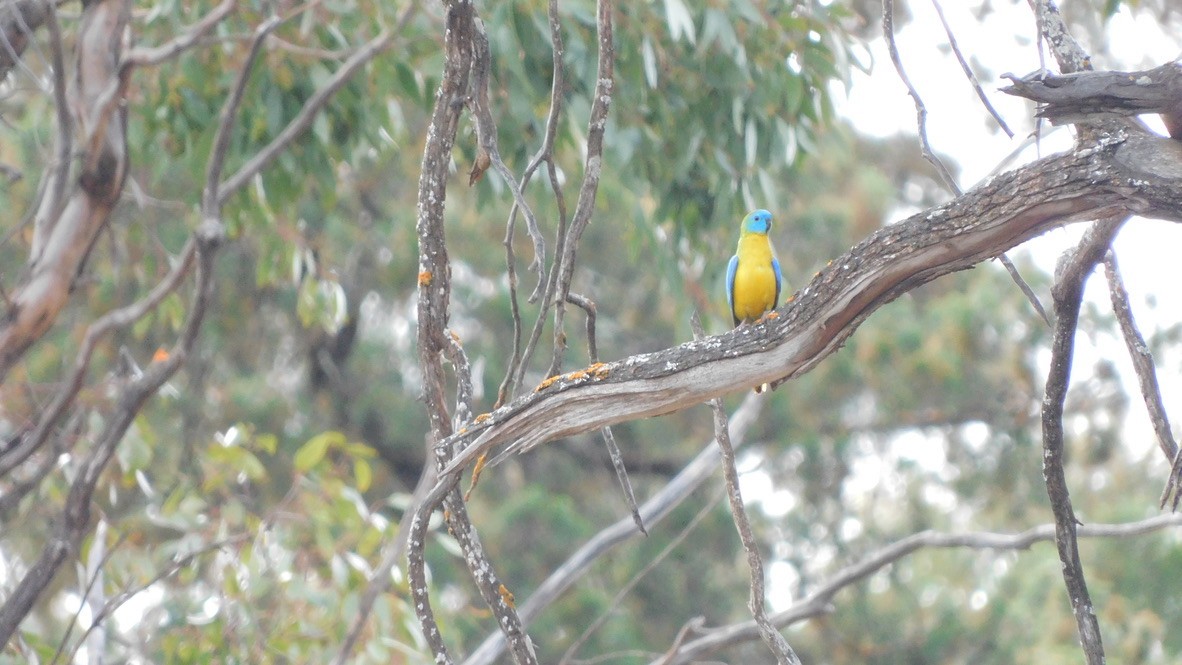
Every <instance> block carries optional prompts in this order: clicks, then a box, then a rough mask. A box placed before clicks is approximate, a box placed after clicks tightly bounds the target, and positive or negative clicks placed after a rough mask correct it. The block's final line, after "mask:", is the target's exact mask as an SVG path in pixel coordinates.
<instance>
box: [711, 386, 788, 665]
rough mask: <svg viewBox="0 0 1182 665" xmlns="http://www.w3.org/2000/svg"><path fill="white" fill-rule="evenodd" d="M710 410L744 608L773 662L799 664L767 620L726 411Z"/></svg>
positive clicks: (759, 562)
mask: <svg viewBox="0 0 1182 665" xmlns="http://www.w3.org/2000/svg"><path fill="white" fill-rule="evenodd" d="M710 409H711V410H712V411H713V412H714V440H715V441H717V442H718V448H719V450H721V451H722V472H723V475H724V477H725V478H726V496H727V500H728V501H729V502H730V505H731V517H732V518H733V519H734V522H735V528H736V529H737V530H738V532H739V540H740V541H742V543H743V551H744V552H745V553H746V554H747V567H748V568H749V569H750V574H751V591H750V596H749V598H748V599H747V607H748V608H749V609H750V610H751V614H752V615H753V616H754V617H755V625H756V626H757V627H758V628H759V636H760V637H761V638H763V643H764V644H766V645H767V647H768V648H769V649H771V651H772V654H774V655H775V657H776V662H777V663H779V664H780V665H786V664H791V665H799V664H800V659H799V658H798V657H797V656H796V652H795V651H793V650H792V647H791V646H789V644H788V641H787V640H785V639H784V636H783V635H781V634H780V631H778V630H776V627H775V626H774V625H772V622H771V621H770V620H769V619H768V615H767V607H766V603H767V599H766V598H765V597H764V582H763V579H764V577H763V557H762V556H761V555H760V553H759V543H757V542H755V533H754V532H753V531H752V530H751V521H750V520H749V519H748V518H747V508H746V507H745V506H744V505H743V495H742V494H741V493H740V492H739V470H738V468H737V467H736V466H735V450H734V448H732V447H731V440H730V434H728V433H727V420H726V412H725V411H723V409H722V400H721V399H720V398H717V397H716V398H714V399H712V400H710Z"/></svg>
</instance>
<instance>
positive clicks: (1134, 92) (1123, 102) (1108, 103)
mask: <svg viewBox="0 0 1182 665" xmlns="http://www.w3.org/2000/svg"><path fill="white" fill-rule="evenodd" d="M1004 76H1005V78H1007V79H1009V80H1010V82H1011V84H1010V85H1008V86H1006V87H1004V88H1002V89H1001V90H1002V92H1005V93H1007V94H1010V95H1014V96H1017V97H1022V98H1025V99H1029V100H1031V101H1035V102H1038V104H1039V106H1038V110H1037V113H1036V114H1037V116H1038V117H1040V118H1046V119H1048V120H1050V121H1051V123H1052V124H1056V125H1063V124H1074V123H1080V122H1089V121H1093V122H1094V121H1096V120H1102V119H1110V118H1123V117H1129V116H1135V115H1141V114H1144V113H1159V114H1163V115H1167V116H1168V115H1171V114H1172V113H1174V112H1175V111H1176V109H1177V108H1178V106H1179V104H1182V64H1180V63H1177V62H1168V63H1166V64H1164V65H1161V66H1160V67H1156V68H1154V69H1147V70H1141V71H1135V72H1120V71H1100V72H1097V71H1078V72H1073V73H1070V74H1063V75H1055V74H1047V73H1040V72H1036V73H1035V74H1031V75H1029V76H1025V77H1022V78H1018V77H1016V76H1014V75H1012V74H1005V75H1004ZM1175 129H1176V128H1175ZM1175 129H1171V130H1170V136H1171V137H1173V138H1179V136H1180V135H1179V134H1178V132H1177V131H1175Z"/></svg>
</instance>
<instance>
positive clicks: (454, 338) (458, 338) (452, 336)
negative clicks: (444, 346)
mask: <svg viewBox="0 0 1182 665" xmlns="http://www.w3.org/2000/svg"><path fill="white" fill-rule="evenodd" d="M447 334H449V335H451V338H452V339H453V340H455V342H456V344H462V343H463V342H461V341H460V336H459V335H457V334H456V331H454V330H449V331H447Z"/></svg>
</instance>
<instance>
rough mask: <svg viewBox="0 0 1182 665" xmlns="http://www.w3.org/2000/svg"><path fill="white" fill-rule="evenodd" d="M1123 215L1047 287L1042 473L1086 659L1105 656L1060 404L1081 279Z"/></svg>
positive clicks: (1094, 661) (1090, 238) (1091, 234)
mask: <svg viewBox="0 0 1182 665" xmlns="http://www.w3.org/2000/svg"><path fill="white" fill-rule="evenodd" d="M1124 221H1125V218H1124V217H1112V218H1109V219H1104V220H1101V221H1099V222H1096V224H1094V225H1093V226H1092V227H1091V228H1089V229H1088V231H1087V233H1085V234H1084V237H1083V240H1081V241H1080V243H1079V246H1078V248H1077V249H1076V250H1074V252H1072V253H1071V254H1070V255H1068V256H1066V257H1065V258H1064V260H1063V261H1062V262H1061V264H1060V266H1059V268H1058V269H1056V271H1055V272H1056V275H1055V286H1054V288H1053V289H1052V290H1051V295H1052V297H1053V298H1054V305H1055V330H1054V338H1053V340H1052V342H1051V369H1050V372H1049V373H1048V375H1047V385H1046V396H1045V397H1043V402H1042V438H1043V467H1042V474H1043V479H1044V480H1045V481H1046V485H1047V494H1048V495H1049V496H1050V499H1051V510H1052V512H1054V514H1055V543H1056V545H1057V547H1058V550H1059V559H1060V561H1062V563H1063V581H1064V582H1065V583H1066V585H1067V595H1068V597H1069V598H1070V599H1071V609H1072V611H1073V613H1074V614H1075V621H1076V624H1077V626H1078V628H1079V637H1080V642H1081V643H1082V644H1083V651H1084V656H1085V658H1086V659H1087V662H1088V663H1089V665H1100V664H1101V663H1103V662H1104V646H1103V644H1102V642H1101V639H1100V624H1099V622H1098V621H1097V620H1096V612H1095V609H1094V608H1093V607H1092V600H1091V597H1090V596H1089V595H1088V586H1087V582H1086V580H1085V579H1084V572H1083V566H1082V565H1081V564H1080V561H1079V543H1078V542H1077V540H1076V533H1075V526H1076V518H1075V511H1074V510H1073V509H1072V507H1071V496H1070V493H1069V491H1068V489H1067V478H1066V476H1065V475H1064V472H1063V404H1064V402H1065V401H1066V399H1067V386H1068V383H1069V382H1070V379H1071V359H1072V355H1073V353H1074V350H1075V329H1076V325H1077V324H1078V322H1079V308H1080V303H1081V301H1082V299H1083V287H1084V283H1085V282H1086V281H1087V279H1088V276H1089V275H1090V274H1091V273H1092V270H1093V269H1094V268H1095V267H1096V264H1098V263H1099V262H1100V260H1101V259H1102V258H1103V256H1104V253H1105V252H1107V251H1108V248H1109V246H1110V245H1111V244H1112V238H1113V237H1114V236H1115V235H1116V232H1117V230H1119V229H1120V227H1121V225H1122V224H1123V223H1124Z"/></svg>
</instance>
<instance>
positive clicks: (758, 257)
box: [726, 210, 784, 326]
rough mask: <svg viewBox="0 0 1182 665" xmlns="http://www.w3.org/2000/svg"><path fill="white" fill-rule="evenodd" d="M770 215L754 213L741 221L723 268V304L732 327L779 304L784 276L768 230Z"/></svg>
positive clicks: (770, 221) (762, 212)
mask: <svg viewBox="0 0 1182 665" xmlns="http://www.w3.org/2000/svg"><path fill="white" fill-rule="evenodd" d="M771 228H772V214H771V213H770V212H768V211H766V210H756V211H754V212H752V213H749V214H748V215H747V216H746V217H744V218H743V225H742V226H741V227H740V228H739V248H738V249H737V250H736V251H735V255H734V256H732V257H731V262H730V264H729V265H727V267H726V302H727V304H728V305H729V306H730V310H731V318H732V319H734V322H735V325H736V326H738V325H739V324H740V323H750V322H753V321H756V320H757V319H759V317H761V316H763V315H764V313H765V312H769V311H771V310H773V309H775V308H776V305H777V304H778V303H779V302H780V287H781V285H782V284H783V282H784V277H783V275H781V273H780V261H779V260H778V259H777V258H776V250H775V249H774V248H772V241H771V238H768V235H767V234H768V231H770V230H771Z"/></svg>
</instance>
